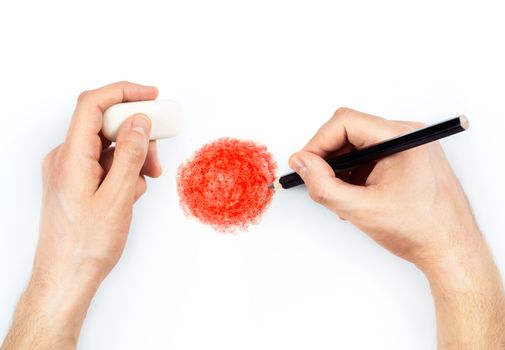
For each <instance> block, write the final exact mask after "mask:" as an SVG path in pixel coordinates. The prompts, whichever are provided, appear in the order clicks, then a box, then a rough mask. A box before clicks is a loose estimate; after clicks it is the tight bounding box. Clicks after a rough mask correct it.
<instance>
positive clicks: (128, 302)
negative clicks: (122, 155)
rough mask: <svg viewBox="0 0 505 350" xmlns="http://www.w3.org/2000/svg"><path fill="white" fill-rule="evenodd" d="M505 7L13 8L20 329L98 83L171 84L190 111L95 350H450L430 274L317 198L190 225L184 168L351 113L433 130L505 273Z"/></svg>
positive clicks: (4, 136) (6, 73)
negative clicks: (74, 132) (44, 211)
mask: <svg viewBox="0 0 505 350" xmlns="http://www.w3.org/2000/svg"><path fill="white" fill-rule="evenodd" d="M500 6H501V4H500V2H499V1H496V2H491V1H474V2H466V1H445V2H444V1H422V2H408V1H372V0H370V1H352V2H351V1H347V2H345V3H344V2H337V1H328V2H323V1H305V2H301V1H263V0H261V1H258V0H257V1H249V2H245V1H222V0H220V1H195V0H184V1H182V0H180V1H159V2H154V1H124V0H123V1H114V2H112V1H109V2H107V1H81V2H73V1H60V2H56V1H16V2H14V1H11V2H9V1H2V3H1V5H0V36H1V40H0V53H1V54H0V63H1V64H0V84H1V85H0V96H1V97H0V98H1V110H0V122H1V128H0V133H1V138H0V164H1V171H0V338H1V337H3V336H4V334H5V333H6V331H7V329H8V326H9V323H10V320H11V315H12V312H13V309H14V306H15V303H16V300H17V299H18V297H19V295H20V293H21V292H22V290H23V288H24V287H25V285H26V281H27V278H28V276H29V272H30V268H31V263H32V257H33V253H34V249H35V245H36V241H37V234H38V233H37V230H38V215H39V214H38V213H39V203H40V170H39V169H40V162H41V159H42V157H43V156H44V154H45V153H46V152H48V151H49V150H50V149H51V148H52V147H54V146H56V145H57V144H59V143H60V142H61V141H62V139H63V137H64V135H65V132H66V128H67V126H68V122H69V118H70V116H71V113H72V110H73V107H74V104H75V100H76V97H77V95H78V94H79V92H81V91H82V90H85V89H90V88H94V87H98V86H101V85H103V84H106V83H109V82H113V81H117V80H125V79H126V80H131V81H135V82H140V83H145V84H154V85H157V86H158V87H159V88H160V91H161V94H160V97H162V98H170V99H175V100H177V101H178V102H179V103H180V104H181V105H182V107H183V109H184V110H185V112H186V116H187V121H188V122H187V124H188V125H187V127H186V129H185V132H184V134H182V135H181V136H179V137H177V138H174V139H171V140H166V141H163V142H160V143H159V148H160V155H161V160H162V163H163V166H164V175H163V177H161V178H160V179H158V180H156V181H150V182H149V190H148V192H147V193H146V195H145V196H144V197H143V198H142V199H141V201H140V202H139V203H138V205H136V208H135V216H134V221H133V224H132V228H131V232H130V237H129V241H128V244H127V247H126V249H125V251H124V254H123V257H122V259H121V261H120V263H119V264H118V265H117V267H116V268H115V269H114V270H113V272H112V273H111V274H110V276H109V277H108V278H107V279H106V281H105V282H104V283H103V285H102V286H101V288H100V290H99V292H98V294H97V295H96V297H95V299H94V301H93V304H92V305H91V308H90V310H89V313H88V317H87V319H86V322H85V324H84V327H83V330H82V335H81V339H80V344H79V348H80V349H177V350H183V349H220V350H226V349H432V348H434V347H435V344H436V335H435V323H434V322H435V318H434V311H433V303H432V300H431V296H430V292H429V288H428V285H427V282H426V281H425V279H424V277H423V275H422V274H421V273H420V272H419V271H418V270H416V268H415V267H414V266H412V265H411V264H409V263H407V262H405V261H402V260H400V259H399V258H396V257H394V256H392V255H390V254H389V253H388V252H386V251H385V250H383V249H382V248H381V247H379V246H377V245H376V244H375V243H374V242H373V241H371V240H370V239H369V238H368V237H367V236H365V235H364V234H362V233H361V232H359V231H358V230H357V229H355V228H354V227H353V226H352V225H351V224H350V223H347V222H342V221H340V220H339V219H338V218H337V217H335V216H334V215H332V214H331V213H329V212H327V211H326V210H325V209H324V208H322V207H320V206H318V205H317V204H315V203H313V202H311V201H310V200H309V198H308V196H307V194H306V191H305V189H304V188H297V189H294V190H290V191H286V192H284V193H279V194H277V196H276V198H275V199H274V201H273V203H272V205H271V207H270V208H269V210H268V212H267V213H266V215H265V216H264V217H263V219H262V220H261V222H260V223H259V225H257V226H254V227H252V228H251V229H250V230H249V231H248V232H244V233H239V234H237V235H223V234H219V233H216V232H214V231H212V230H211V229H210V228H208V227H205V226H202V225H200V224H199V223H198V222H196V221H195V220H189V219H188V218H186V217H185V216H184V215H183V213H182V212H181V209H180V208H179V206H178V200H177V197H176V190H175V171H176V168H177V166H178V165H179V164H180V163H181V162H182V161H183V160H185V159H187V158H188V157H189V156H190V155H191V153H192V152H193V151H194V150H196V149H197V148H198V147H200V146H201V145H203V144H204V143H206V142H208V141H210V140H212V139H215V138H218V137H222V136H230V137H239V138H247V139H253V140H255V141H258V142H261V143H264V144H266V145H267V146H268V147H269V149H270V150H271V151H272V152H273V154H274V156H275V158H276V159H277V161H278V163H279V168H280V169H279V170H280V173H284V172H286V171H287V170H288V168H287V165H286V162H287V159H288V157H289V155H290V154H291V152H293V151H295V150H297V149H298V148H300V147H301V146H303V144H304V143H305V142H306V141H307V140H308V138H309V137H310V136H311V135H312V134H313V133H314V132H315V131H316V129H317V128H318V127H319V126H320V125H321V124H322V123H323V122H324V121H325V120H326V119H327V118H329V117H330V116H331V114H332V113H333V111H334V110H335V109H336V108H337V107H339V106H348V107H353V108H356V109H360V110H363V111H367V112H370V113H374V114H378V115H382V116H384V117H387V118H391V119H412V120H417V121H422V122H426V123H432V122H436V121H440V120H443V119H445V118H448V117H453V116H456V115H458V114H460V113H465V114H467V115H468V117H469V119H470V122H471V128H470V130H469V131H468V132H466V133H464V134H459V135H457V136H453V137H451V138H449V139H446V140H444V141H443V145H444V148H445V150H446V152H447V155H448V158H449V159H450V162H451V164H452V166H453V167H454V168H455V171H456V173H457V174H458V175H459V178H460V180H461V182H462V184H463V186H464V188H465V190H466V192H467V194H468V196H469V198H470V200H471V202H472V205H473V208H474V211H475V213H476V215H477V217H478V220H479V223H480V226H481V228H482V230H483V231H484V232H485V234H486V236H487V239H488V241H489V244H490V245H491V247H492V249H493V252H494V254H495V257H496V260H497V262H498V264H499V265H500V267H501V270H502V271H503V270H505V238H504V233H505V232H504V231H505V222H504V221H505V220H504V219H503V212H504V204H503V203H504V201H503V198H505V191H504V186H503V172H502V170H503V151H504V150H505V141H504V138H503V130H504V127H505V122H504V109H503V102H504V91H505V87H504V82H505V68H504V66H505V54H504V51H503V44H504V35H503V34H504V33H505V21H504V20H503V18H504V14H505V13H504V11H503V10H502V9H501V7H500Z"/></svg>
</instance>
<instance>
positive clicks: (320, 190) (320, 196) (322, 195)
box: [309, 182, 328, 205]
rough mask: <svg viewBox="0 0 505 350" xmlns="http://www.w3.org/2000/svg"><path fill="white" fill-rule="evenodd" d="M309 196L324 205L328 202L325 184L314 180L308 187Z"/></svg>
mask: <svg viewBox="0 0 505 350" xmlns="http://www.w3.org/2000/svg"><path fill="white" fill-rule="evenodd" d="M309 195H310V198H312V200H313V201H314V202H316V203H319V204H322V205H325V204H326V203H328V191H327V188H326V186H324V185H323V184H321V183H320V182H315V183H313V184H312V186H310V188H309Z"/></svg>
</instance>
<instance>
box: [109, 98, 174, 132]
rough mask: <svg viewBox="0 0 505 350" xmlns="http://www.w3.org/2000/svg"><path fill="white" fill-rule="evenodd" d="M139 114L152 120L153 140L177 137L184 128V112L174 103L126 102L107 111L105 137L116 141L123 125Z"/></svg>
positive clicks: (159, 101)
mask: <svg viewBox="0 0 505 350" xmlns="http://www.w3.org/2000/svg"><path fill="white" fill-rule="evenodd" d="M137 113H142V114H145V115H147V116H148V117H149V119H151V136H150V139H151V140H157V139H164V138H168V137H172V136H175V135H177V134H178V133H179V132H180V130H181V128H182V112H181V109H180V108H179V106H178V105H177V103H175V102H174V101H170V100H154V101H139V102H125V103H119V104H116V105H113V106H111V107H109V108H107V110H105V112H104V114H103V126H102V133H103V136H105V137H106V138H107V139H109V140H110V141H116V137H117V133H118V131H119V127H120V126H121V124H123V122H124V121H125V120H126V119H128V118H129V117H131V116H132V115H134V114H137Z"/></svg>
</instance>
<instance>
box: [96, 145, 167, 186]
mask: <svg viewBox="0 0 505 350" xmlns="http://www.w3.org/2000/svg"><path fill="white" fill-rule="evenodd" d="M115 150H116V147H110V148H107V149H106V150H105V151H104V152H103V153H102V156H101V157H100V164H101V166H102V168H103V169H104V170H105V173H106V174H107V173H108V172H109V170H110V168H111V167H112V162H113V160H114V152H115ZM161 173H162V168H161V164H160V161H159V158H158V151H157V146H156V141H150V142H149V148H148V151H147V156H146V161H145V162H144V165H143V166H142V169H141V170H140V174H142V175H146V176H149V177H159V176H160V175H161Z"/></svg>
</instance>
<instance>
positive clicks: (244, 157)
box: [177, 138, 277, 233]
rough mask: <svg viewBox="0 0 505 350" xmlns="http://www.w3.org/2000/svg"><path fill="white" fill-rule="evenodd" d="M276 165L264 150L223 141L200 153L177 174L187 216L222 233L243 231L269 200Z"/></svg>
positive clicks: (247, 143) (271, 193) (257, 145)
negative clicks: (270, 184) (269, 185)
mask: <svg viewBox="0 0 505 350" xmlns="http://www.w3.org/2000/svg"><path fill="white" fill-rule="evenodd" d="M276 168H277V166H276V163H275V161H274V160H273V158H272V155H271V154H270V153H269V152H268V151H267V148H266V147H265V146H262V145H259V144H257V143H255V142H252V141H243V140H238V139H232V138H221V139H218V140H216V141H214V142H212V143H209V144H207V145H205V146H203V147H202V148H201V149H199V150H198V151H197V152H196V153H195V154H194V156H193V158H192V159H190V160H188V161H187V162H186V163H184V164H182V165H181V166H180V167H179V170H178V176H177V191H178V193H179V198H180V203H181V206H182V208H183V210H184V211H185V213H186V214H188V215H191V216H194V217H196V218H197V219H198V220H200V221H201V222H202V223H204V224H208V225H211V226H212V227H214V228H215V229H216V230H218V231H220V232H226V233H229V232H235V231H237V230H246V229H247V228H248V226H249V225H250V224H254V223H257V221H258V219H259V217H260V216H261V214H262V213H263V212H264V211H265V209H266V208H267V206H268V205H269V204H270V202H271V200H272V196H273V193H274V191H273V190H271V189H268V187H267V185H268V184H269V183H271V182H273V181H274V179H275V170H276Z"/></svg>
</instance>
